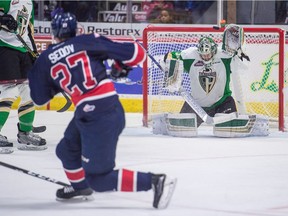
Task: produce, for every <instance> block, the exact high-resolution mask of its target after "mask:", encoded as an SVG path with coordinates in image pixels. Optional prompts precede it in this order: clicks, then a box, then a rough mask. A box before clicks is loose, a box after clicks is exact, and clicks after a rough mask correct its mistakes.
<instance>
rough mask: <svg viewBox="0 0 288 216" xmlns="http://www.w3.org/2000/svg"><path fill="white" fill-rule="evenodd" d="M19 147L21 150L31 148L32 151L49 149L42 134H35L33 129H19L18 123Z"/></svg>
mask: <svg viewBox="0 0 288 216" xmlns="http://www.w3.org/2000/svg"><path fill="white" fill-rule="evenodd" d="M17 137H18V142H19V145H18V149H19V150H28V151H29V150H30V151H41V150H45V149H47V146H46V140H45V139H43V138H41V137H40V136H38V135H36V134H34V133H33V132H32V131H30V132H24V131H21V130H20V129H19V125H18V134H17Z"/></svg>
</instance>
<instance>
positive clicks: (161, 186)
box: [152, 174, 177, 209]
mask: <svg viewBox="0 0 288 216" xmlns="http://www.w3.org/2000/svg"><path fill="white" fill-rule="evenodd" d="M176 183H177V179H168V178H167V176H166V175H165V174H158V175H156V174H153V175H152V189H153V191H154V200H153V207H154V208H157V209H164V208H166V207H167V206H168V205H169V202H170V200H171V198H172V195H173V192H174V189H175V186H176Z"/></svg>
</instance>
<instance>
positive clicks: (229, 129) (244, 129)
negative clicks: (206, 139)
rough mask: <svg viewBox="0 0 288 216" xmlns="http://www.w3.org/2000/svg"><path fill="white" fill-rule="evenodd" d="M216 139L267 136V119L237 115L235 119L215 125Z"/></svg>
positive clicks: (261, 116)
mask: <svg viewBox="0 0 288 216" xmlns="http://www.w3.org/2000/svg"><path fill="white" fill-rule="evenodd" d="M213 133H214V135H215V136H217V137H248V136H268V135H269V119H268V117H266V116H263V115H239V116H238V118H237V119H233V120H231V121H227V122H223V123H219V124H215V125H214V127H213Z"/></svg>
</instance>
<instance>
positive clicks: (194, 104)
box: [130, 34, 237, 124]
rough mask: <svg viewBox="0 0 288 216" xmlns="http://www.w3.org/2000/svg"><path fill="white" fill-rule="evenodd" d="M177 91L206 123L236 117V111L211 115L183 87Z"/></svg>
mask: <svg viewBox="0 0 288 216" xmlns="http://www.w3.org/2000/svg"><path fill="white" fill-rule="evenodd" d="M130 36H131V37H132V38H133V40H134V41H135V42H136V43H137V44H138V45H139V46H141V47H142V48H143V49H144V50H145V52H146V54H147V55H148V57H149V58H150V59H151V60H152V61H153V62H154V63H155V64H156V65H157V67H158V68H159V69H160V70H161V71H162V72H164V73H165V70H164V69H163V68H162V66H161V65H160V64H159V63H158V62H157V61H156V59H155V58H154V57H153V56H152V55H150V54H149V52H148V50H146V49H145V47H144V46H143V45H142V44H141V43H140V42H139V41H138V40H137V39H136V37H135V36H134V35H133V34H130ZM179 93H180V95H181V96H182V97H183V98H184V100H185V101H186V102H187V103H188V104H189V105H190V106H191V108H192V109H193V110H194V111H195V112H196V113H197V114H198V115H199V117H200V118H201V119H202V120H203V121H204V122H205V123H206V124H219V123H222V122H226V121H230V120H232V119H235V118H236V117H237V114H236V113H230V114H227V115H223V116H222V115H221V116H215V117H211V116H209V115H208V114H207V112H206V111H205V110H204V109H203V108H202V107H201V106H200V105H199V104H198V103H197V102H196V101H195V99H194V98H193V97H192V96H191V95H190V94H189V93H188V92H187V91H186V90H185V89H183V88H181V89H180V90H179Z"/></svg>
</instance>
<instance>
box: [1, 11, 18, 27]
mask: <svg viewBox="0 0 288 216" xmlns="http://www.w3.org/2000/svg"><path fill="white" fill-rule="evenodd" d="M0 23H1V26H2V25H5V26H6V27H7V28H8V29H9V30H10V31H16V30H17V27H18V23H17V21H16V20H15V19H14V17H13V16H12V15H10V14H4V15H2V16H0Z"/></svg>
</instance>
